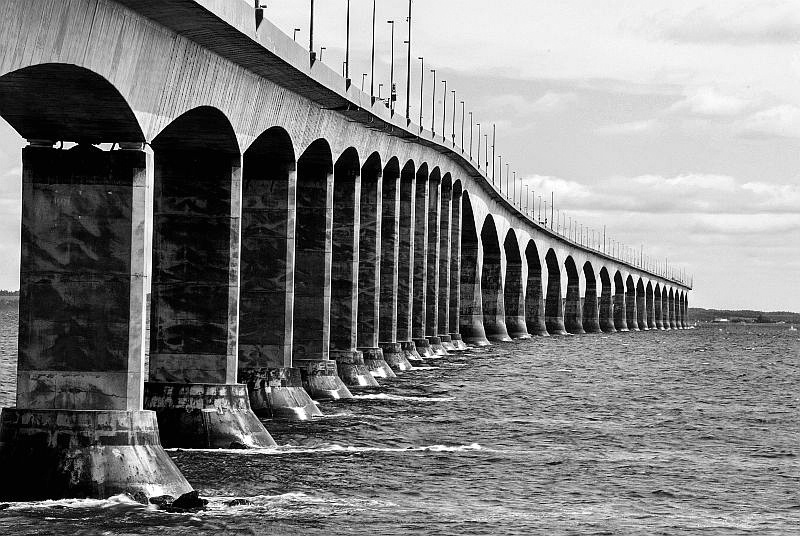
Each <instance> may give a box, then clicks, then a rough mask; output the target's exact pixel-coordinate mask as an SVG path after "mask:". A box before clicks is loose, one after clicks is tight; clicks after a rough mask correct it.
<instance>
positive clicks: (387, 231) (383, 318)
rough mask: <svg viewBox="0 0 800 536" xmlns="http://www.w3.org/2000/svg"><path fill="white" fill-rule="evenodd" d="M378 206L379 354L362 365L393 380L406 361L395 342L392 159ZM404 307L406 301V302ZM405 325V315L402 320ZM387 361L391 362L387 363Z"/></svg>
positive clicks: (395, 180) (396, 222)
mask: <svg viewBox="0 0 800 536" xmlns="http://www.w3.org/2000/svg"><path fill="white" fill-rule="evenodd" d="M380 193H381V206H380V218H381V224H380V242H381V244H380V251H379V252H380V265H379V266H378V273H379V275H380V281H379V287H378V292H379V300H380V305H379V307H380V316H379V319H378V340H379V343H378V345H379V347H380V348H379V350H380V351H379V352H375V353H374V354H373V353H370V352H369V351H365V352H364V362H365V363H366V364H367V367H368V368H369V369H370V372H372V375H373V376H375V377H376V378H394V377H395V376H396V375H395V373H394V371H393V370H392V364H391V363H394V366H395V367H398V366H399V364H400V363H401V362H404V363H405V365H404V366H407V367H408V368H410V367H411V365H410V364H408V360H406V359H405V357H404V356H403V350H402V348H401V345H400V342H398V338H397V326H398V323H399V320H400V319H399V317H398V305H399V301H398V298H399V295H400V290H399V284H400V281H399V277H398V274H399V271H400V259H399V257H398V253H399V250H400V239H399V238H400V167H399V165H398V163H397V160H396V159H393V160H391V161H390V162H389V163H388V164H387V165H386V167H385V168H384V170H383V177H382V179H381V188H380ZM405 303H406V306H408V299H407V298H406V301H405ZM405 318H406V321H407V320H408V315H406V316H405ZM390 360H391V362H390Z"/></svg>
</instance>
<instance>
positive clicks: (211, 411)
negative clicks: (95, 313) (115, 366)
mask: <svg viewBox="0 0 800 536" xmlns="http://www.w3.org/2000/svg"><path fill="white" fill-rule="evenodd" d="M144 402H145V407H146V408H147V409H150V410H153V411H154V412H155V413H156V415H157V416H158V425H159V429H160V430H161V442H162V443H163V444H164V446H165V447H167V448H190V449H191V448H195V449H197V448H204V449H208V448H220V449H231V448H268V447H274V446H275V441H273V439H272V436H270V435H269V432H267V430H266V428H264V425H263V424H261V421H259V420H258V417H256V415H255V414H254V413H253V411H252V410H251V409H250V398H249V396H248V393H247V386H246V385H242V384H229V385H224V384H196V383H195V384H187V385H179V384H173V383H153V382H148V383H146V384H145V399H144Z"/></svg>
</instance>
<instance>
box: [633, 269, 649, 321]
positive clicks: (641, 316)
mask: <svg viewBox="0 0 800 536" xmlns="http://www.w3.org/2000/svg"><path fill="white" fill-rule="evenodd" d="M636 323H637V324H638V326H639V329H640V330H642V331H647V330H648V329H649V328H648V327H647V304H646V298H645V295H644V285H643V284H642V281H641V279H640V280H639V283H638V284H637V285H636Z"/></svg>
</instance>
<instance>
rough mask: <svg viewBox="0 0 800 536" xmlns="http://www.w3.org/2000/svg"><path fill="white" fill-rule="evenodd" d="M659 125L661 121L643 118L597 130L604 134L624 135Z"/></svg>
mask: <svg viewBox="0 0 800 536" xmlns="http://www.w3.org/2000/svg"><path fill="white" fill-rule="evenodd" d="M658 126H659V123H658V121H657V120H655V119H643V120H641V121H629V122H627V123H617V124H613V125H606V126H602V127H599V128H597V129H595V132H596V133H597V134H600V135H603V136H624V135H628V134H639V133H642V132H648V131H652V130H655V129H656V128H658Z"/></svg>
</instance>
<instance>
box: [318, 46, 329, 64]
mask: <svg viewBox="0 0 800 536" xmlns="http://www.w3.org/2000/svg"><path fill="white" fill-rule="evenodd" d="M326 48H327V47H319V61H322V53H323V52H325V49H326Z"/></svg>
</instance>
